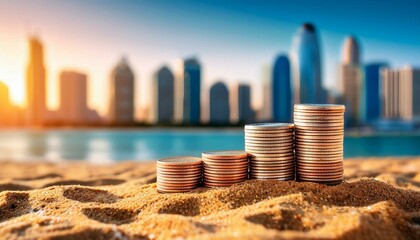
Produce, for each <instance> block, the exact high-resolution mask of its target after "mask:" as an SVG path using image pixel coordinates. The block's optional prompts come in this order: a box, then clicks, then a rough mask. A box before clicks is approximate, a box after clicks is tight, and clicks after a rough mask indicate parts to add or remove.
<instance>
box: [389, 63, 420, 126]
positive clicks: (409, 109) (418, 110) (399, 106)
mask: <svg viewBox="0 0 420 240" xmlns="http://www.w3.org/2000/svg"><path fill="white" fill-rule="evenodd" d="M381 77H382V84H381V85H382V86H381V92H382V96H383V105H382V114H383V117H384V118H386V119H395V120H405V121H411V120H416V121H419V120H420V105H419V104H417V103H419V102H420V95H419V94H418V93H419V92H420V69H413V68H412V67H408V66H407V67H404V68H401V69H389V68H382V70H381Z"/></svg>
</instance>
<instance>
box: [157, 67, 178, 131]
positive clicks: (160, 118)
mask: <svg viewBox="0 0 420 240" xmlns="http://www.w3.org/2000/svg"><path fill="white" fill-rule="evenodd" d="M154 80H155V82H154V104H155V111H154V112H155V114H156V116H155V120H156V122H158V123H169V122H171V121H172V120H173V117H174V105H175V104H174V93H175V85H174V75H173V74H172V72H171V70H169V68H168V67H166V66H163V67H162V68H160V69H159V70H158V71H157V73H156V74H155V79H154Z"/></svg>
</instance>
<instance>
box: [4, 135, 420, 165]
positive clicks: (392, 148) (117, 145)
mask: <svg viewBox="0 0 420 240" xmlns="http://www.w3.org/2000/svg"><path fill="white" fill-rule="evenodd" d="M344 147H345V151H344V155H345V157H346V158H349V157H372V156H420V134H409V135H407V134H392V135H384V134H381V135H369V136H352V135H350V136H348V135H347V136H346V137H345V140H344ZM243 148H244V134H243V132H242V131H241V130H221V129H211V130H183V129H179V130H167V129H164V130H47V131H45V130H43V131H35V130H13V131H12V130H7V131H0V159H2V160H3V159H9V160H10V159H12V160H26V159H47V160H50V161H59V160H62V159H72V160H73V159H77V160H88V161H91V162H98V163H101V162H111V161H114V160H115V161H122V160H139V161H142V160H152V159H158V158H162V157H168V156H177V155H191V156H200V154H201V152H203V151H210V150H229V149H243Z"/></svg>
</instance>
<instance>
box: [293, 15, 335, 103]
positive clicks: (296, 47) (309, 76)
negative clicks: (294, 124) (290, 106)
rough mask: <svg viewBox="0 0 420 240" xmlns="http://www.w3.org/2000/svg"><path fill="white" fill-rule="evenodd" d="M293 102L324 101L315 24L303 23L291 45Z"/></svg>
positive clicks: (324, 95) (324, 93)
mask: <svg viewBox="0 0 420 240" xmlns="http://www.w3.org/2000/svg"><path fill="white" fill-rule="evenodd" d="M291 57H292V65H293V89H294V90H293V97H294V103H325V102H326V101H327V92H326V90H325V89H324V88H323V87H322V78H321V56H320V50H319V43H318V37H317V34H316V30H315V26H314V25H312V24H311V23H305V24H303V25H302V27H301V28H300V29H299V31H298V33H297V35H296V36H295V38H294V40H293V46H292V55H291Z"/></svg>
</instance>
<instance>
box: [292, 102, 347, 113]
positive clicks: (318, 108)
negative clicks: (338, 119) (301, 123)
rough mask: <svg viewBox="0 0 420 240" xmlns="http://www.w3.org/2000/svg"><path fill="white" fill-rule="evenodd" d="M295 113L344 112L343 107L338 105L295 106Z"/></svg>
mask: <svg viewBox="0 0 420 240" xmlns="http://www.w3.org/2000/svg"><path fill="white" fill-rule="evenodd" d="M294 108H295V111H322V112H326V111H339V112H344V110H345V107H344V105H340V104H295V107H294Z"/></svg>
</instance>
